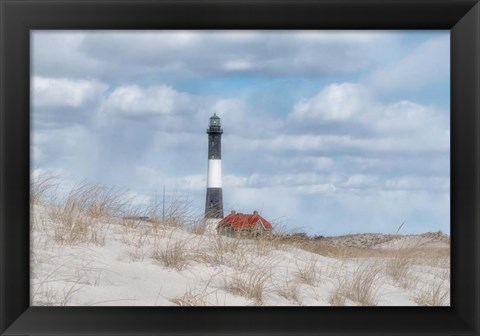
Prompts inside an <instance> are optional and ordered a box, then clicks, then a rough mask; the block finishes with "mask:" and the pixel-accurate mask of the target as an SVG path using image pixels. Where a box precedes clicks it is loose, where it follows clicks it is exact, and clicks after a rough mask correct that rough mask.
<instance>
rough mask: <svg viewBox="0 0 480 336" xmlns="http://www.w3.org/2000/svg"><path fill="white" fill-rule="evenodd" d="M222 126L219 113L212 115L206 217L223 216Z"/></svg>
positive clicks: (209, 136) (209, 132)
mask: <svg viewBox="0 0 480 336" xmlns="http://www.w3.org/2000/svg"><path fill="white" fill-rule="evenodd" d="M222 133H223V130H222V127H221V125H220V118H219V117H218V116H217V114H215V113H214V114H213V116H212V117H210V126H209V128H208V130H207V134H208V175H207V200H206V203H205V218H207V219H208V218H223V197H222V141H221V140H222Z"/></svg>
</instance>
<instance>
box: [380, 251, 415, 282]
mask: <svg viewBox="0 0 480 336" xmlns="http://www.w3.org/2000/svg"><path fill="white" fill-rule="evenodd" d="M414 258H415V255H414V254H412V253H410V252H408V251H402V250H397V251H393V252H392V254H391V255H390V256H389V257H387V260H386V263H385V273H386V274H387V275H388V276H390V277H392V278H393V279H394V280H395V281H397V282H398V283H399V284H400V285H401V286H402V287H403V288H410V287H411V286H412V285H413V282H412V281H411V279H412V277H413V274H412V271H411V266H412V263H413V260H414Z"/></svg>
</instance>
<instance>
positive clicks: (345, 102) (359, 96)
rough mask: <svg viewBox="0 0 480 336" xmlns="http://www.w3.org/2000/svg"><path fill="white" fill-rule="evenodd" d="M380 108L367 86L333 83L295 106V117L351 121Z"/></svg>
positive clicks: (293, 113) (293, 116)
mask: <svg viewBox="0 0 480 336" xmlns="http://www.w3.org/2000/svg"><path fill="white" fill-rule="evenodd" d="M374 109H378V103H377V102H376V101H375V100H374V99H373V97H372V94H371V93H370V92H369V90H368V89H367V88H365V87H364V86H361V85H359V84H352V83H342V84H331V85H328V86H327V87H325V88H324V89H323V90H322V91H320V92H319V93H318V94H317V95H316V96H314V97H312V98H308V99H302V100H301V101H299V102H298V103H296V104H295V106H294V107H293V112H292V115H291V117H292V118H293V119H297V120H298V119H303V118H306V119H315V120H317V121H341V120H343V121H345V120H348V121H351V120H352V118H353V117H354V118H355V119H358V118H364V117H365V116H366V115H368V114H370V113H372V111H371V110H374Z"/></svg>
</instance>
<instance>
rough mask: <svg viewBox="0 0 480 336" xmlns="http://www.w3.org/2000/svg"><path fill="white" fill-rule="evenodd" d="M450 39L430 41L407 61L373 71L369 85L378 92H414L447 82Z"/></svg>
mask: <svg viewBox="0 0 480 336" xmlns="http://www.w3.org/2000/svg"><path fill="white" fill-rule="evenodd" d="M449 50H450V36H442V37H436V38H432V39H430V40H427V41H426V42H424V43H422V44H421V45H420V46H418V47H417V48H416V49H414V50H413V51H412V52H411V53H410V54H409V55H408V56H407V57H405V58H402V59H400V60H398V61H397V62H395V63H390V64H388V65H387V66H386V67H384V68H381V69H378V70H376V71H375V72H374V73H373V74H372V75H371V76H370V78H369V80H368V82H369V84H370V85H372V87H374V88H375V90H377V91H380V92H393V91H399V90H403V91H405V90H406V91H415V90H418V89H419V88H422V87H424V86H427V85H431V84H434V83H435V82H436V81H439V80H448V78H450V53H449Z"/></svg>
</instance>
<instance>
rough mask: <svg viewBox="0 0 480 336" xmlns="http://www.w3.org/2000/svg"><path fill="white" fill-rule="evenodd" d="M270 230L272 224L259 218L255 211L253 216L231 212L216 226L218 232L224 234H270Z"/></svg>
mask: <svg viewBox="0 0 480 336" xmlns="http://www.w3.org/2000/svg"><path fill="white" fill-rule="evenodd" d="M272 229H273V227H272V224H270V223H269V222H268V221H267V220H266V219H265V218H263V217H262V216H260V215H259V214H258V212H257V211H254V212H253V214H242V213H237V212H235V211H232V212H231V213H230V214H229V215H228V216H227V217H225V218H224V219H222V220H221V221H220V223H219V224H218V226H217V231H218V232H220V233H226V234H230V233H233V232H244V233H252V234H255V235H257V234H259V235H260V234H264V233H268V232H271V231H272Z"/></svg>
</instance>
